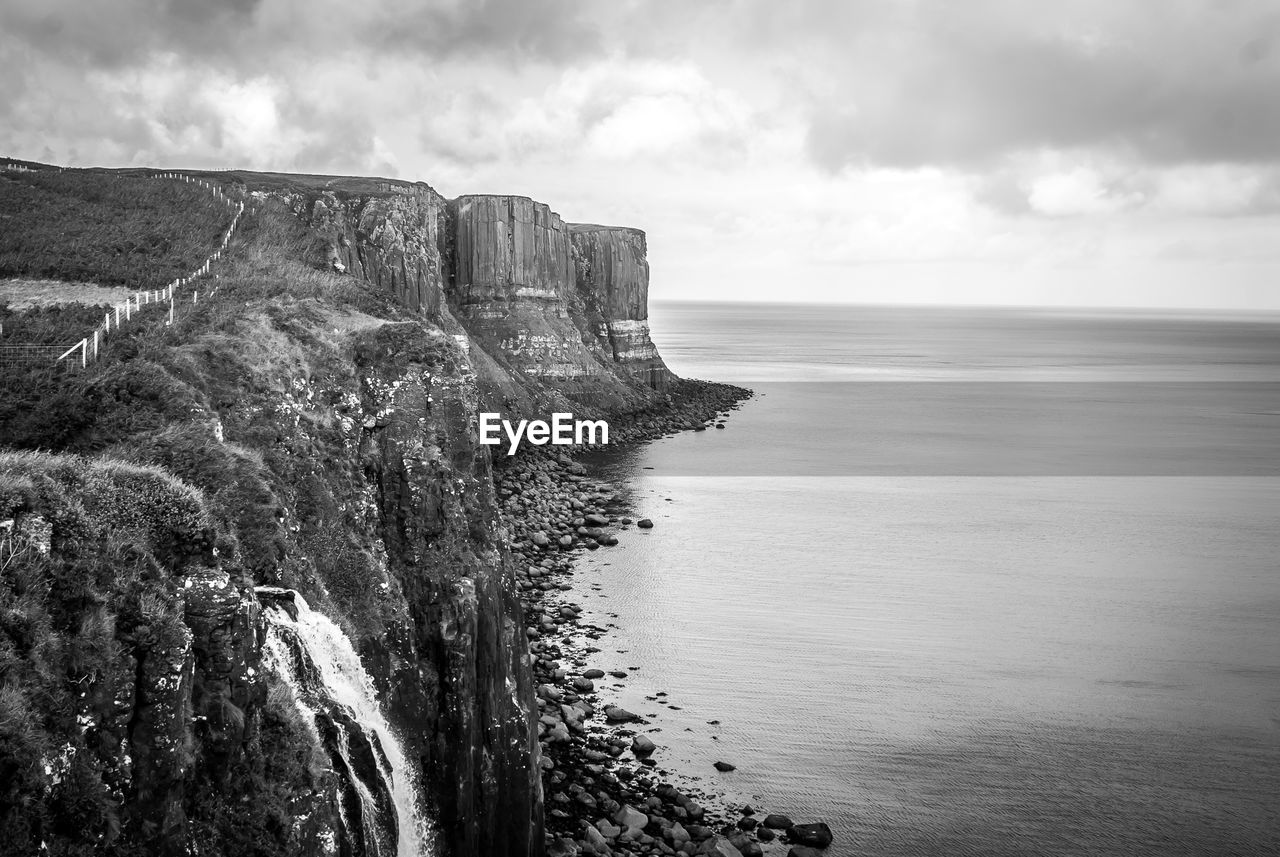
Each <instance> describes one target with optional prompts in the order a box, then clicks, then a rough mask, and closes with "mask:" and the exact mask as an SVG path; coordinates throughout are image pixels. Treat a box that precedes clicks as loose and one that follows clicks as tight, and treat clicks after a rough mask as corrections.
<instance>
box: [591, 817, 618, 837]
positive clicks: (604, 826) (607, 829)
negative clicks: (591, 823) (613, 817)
mask: <svg viewBox="0 0 1280 857" xmlns="http://www.w3.org/2000/svg"><path fill="white" fill-rule="evenodd" d="M596 830H599V831H600V835H601V836H603V837H604V838H605V839H617V838H618V836H620V835H621V834H622V828H621V827H619V826H618V825H616V824H610V823H609V822H607V821H597V822H596Z"/></svg>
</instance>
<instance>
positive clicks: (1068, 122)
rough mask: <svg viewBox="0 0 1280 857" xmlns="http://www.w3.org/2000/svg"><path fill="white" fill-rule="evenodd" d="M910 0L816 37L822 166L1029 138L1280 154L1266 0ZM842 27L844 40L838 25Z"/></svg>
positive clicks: (1279, 102) (1145, 152)
mask: <svg viewBox="0 0 1280 857" xmlns="http://www.w3.org/2000/svg"><path fill="white" fill-rule="evenodd" d="M1067 6H1068V7H1069V8H1070V9H1072V10H1074V13H1073V14H1069V15H1068V14H1062V15H1054V14H1053V13H1051V12H1046V11H1045V10H1046V9H1048V8H1049V7H1048V6H1047V5H1045V4H1034V5H1033V4H1011V3H1007V2H973V3H965V4H944V3H942V2H920V3H916V4H909V5H907V4H903V5H901V6H899V7H898V8H899V10H900V15H899V16H898V17H896V18H894V19H892V20H885V19H879V20H874V21H870V22H863V26H862V27H861V28H859V27H858V26H855V25H852V24H851V25H850V29H849V31H847V32H845V33H843V34H840V33H828V34H827V35H825V36H824V35H823V34H822V33H823V31H822V27H821V22H820V21H808V22H806V23H805V26H808V27H811V28H813V29H812V32H811V34H810V36H809V37H808V38H810V39H811V40H812V44H814V45H820V46H821V50H822V53H818V54H814V56H816V57H820V58H821V59H822V61H823V71H824V72H825V73H826V81H827V83H828V84H829V85H828V86H827V87H825V88H824V89H822V91H817V92H814V93H811V94H810V101H809V103H810V109H809V113H810V127H809V130H808V148H809V152H810V154H811V155H812V157H813V158H814V159H815V160H816V161H817V162H818V163H820V164H822V165H823V166H825V167H827V168H829V169H839V168H841V167H844V166H849V165H853V166H859V165H864V164H872V165H883V166H891V167H918V166H925V165H943V166H961V167H975V168H990V167H991V166H992V165H993V164H994V163H997V162H998V161H999V160H1000V159H1002V158H1003V157H1005V156H1007V155H1009V154H1011V153H1015V152H1024V151H1029V150H1035V149H1037V148H1054V149H1070V148H1106V149H1109V150H1112V151H1117V152H1124V153H1128V154H1131V155H1133V156H1135V157H1136V158H1138V159H1140V160H1143V161H1146V162H1154V163H1165V164H1176V163H1204V162H1221V161H1226V162H1236V163H1259V162H1271V161H1275V160H1276V159H1277V158H1278V157H1280V96H1278V95H1277V93H1280V56H1278V55H1277V52H1276V51H1275V50H1274V45H1275V44H1276V40H1277V33H1278V32H1280V7H1277V6H1276V5H1275V4H1274V3H1269V2H1261V0H1259V2H1251V0H1233V2H1209V0H1206V2H1168V3H1164V2H1162V3H1160V4H1158V9H1157V7H1156V5H1153V4H1150V3H1145V2H1144V3H1135V2H1114V3H1110V4H1106V5H1103V4H1093V3H1087V2H1082V3H1077V4H1074V5H1073V4H1067ZM842 37H843V38H842Z"/></svg>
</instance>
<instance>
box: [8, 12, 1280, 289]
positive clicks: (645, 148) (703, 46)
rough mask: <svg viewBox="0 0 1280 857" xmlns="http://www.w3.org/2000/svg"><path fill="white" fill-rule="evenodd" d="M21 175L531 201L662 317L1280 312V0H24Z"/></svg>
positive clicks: (14, 40) (12, 55) (16, 20)
mask: <svg viewBox="0 0 1280 857" xmlns="http://www.w3.org/2000/svg"><path fill="white" fill-rule="evenodd" d="M0 21H3V26H2V27H0V154H3V155H8V156H11V157H18V158H25V159H32V160H39V161H45V162H52V163H58V164H63V165H70V166H90V165H96V166H137V165H146V166H155V167H176V168H183V167H186V168H201V169H218V168H240V169H259V170H273V171H298V172H310V173H336V174H344V175H382V176H391V177H396V178H402V179H407V180H413V181H418V180H421V181H426V182H427V183H429V184H431V185H432V186H433V187H435V188H436V189H437V190H438V191H440V192H441V193H442V194H444V195H445V196H448V197H454V196H458V195H461V194H464V193H510V194H520V195H525V196H531V197H533V198H534V199H537V200H540V201H543V202H547V203H549V204H550V205H551V207H552V208H553V209H554V210H556V211H558V212H559V213H560V214H562V215H563V216H564V217H565V218H566V219H567V220H570V221H588V222H595V223H614V224H618V225H627V226H636V227H639V228H641V229H644V230H645V231H646V232H647V234H648V237H649V261H650V265H651V270H652V284H651V296H652V297H654V298H657V299H668V300H683V299H701V300H773V301H778V300H793V301H794V300H804V301H851V302H873V303H906V304H911V303H938V304H1027V305H1049V306H1057V305H1076V306H1141V307H1213V308H1218V309H1229V310H1238V309H1263V310H1280V240H1277V238H1276V236H1278V235H1280V3H1277V2H1275V0H1096V2H1095V0H1057V1H1056V2H1052V3H1046V2H1032V0H965V2H955V0H883V2H858V0H828V2H806V0H795V1H794V2H778V0H701V2H697V0H614V2H606V0H475V2H464V0H365V2H361V3H351V2H349V0H343V2H336V0H305V1H304V0H224V2H216V3H215V2H208V1H207V0H113V2H111V3H93V2H88V0H75V1H74V2H72V0H0Z"/></svg>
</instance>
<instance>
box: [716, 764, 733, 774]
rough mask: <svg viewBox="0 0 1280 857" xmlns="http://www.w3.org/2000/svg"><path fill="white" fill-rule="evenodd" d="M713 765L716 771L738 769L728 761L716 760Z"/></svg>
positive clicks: (725, 771) (722, 771) (724, 771)
mask: <svg viewBox="0 0 1280 857" xmlns="http://www.w3.org/2000/svg"><path fill="white" fill-rule="evenodd" d="M714 767H715V769H716V770H717V771H720V772H721V773H727V772H729V771H736V770H738V769H737V767H736V766H734V765H730V764H729V763H728V762H716V763H715V765H714Z"/></svg>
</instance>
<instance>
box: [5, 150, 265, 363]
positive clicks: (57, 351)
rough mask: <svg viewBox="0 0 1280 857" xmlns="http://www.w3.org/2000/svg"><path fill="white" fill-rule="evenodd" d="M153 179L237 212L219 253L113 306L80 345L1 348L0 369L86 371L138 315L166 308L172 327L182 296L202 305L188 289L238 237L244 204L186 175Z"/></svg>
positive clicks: (194, 290)
mask: <svg viewBox="0 0 1280 857" xmlns="http://www.w3.org/2000/svg"><path fill="white" fill-rule="evenodd" d="M154 178H157V179H168V180H173V181H181V182H184V183H186V184H195V185H199V186H200V187H202V188H204V189H205V190H207V191H209V192H210V193H212V194H213V196H214V198H215V199H216V200H218V201H219V202H223V203H225V204H226V206H227V208H228V209H230V210H233V211H234V212H235V214H234V215H233V216H232V218H231V225H230V226H228V227H227V229H226V231H224V232H223V233H222V239H221V242H220V244H219V245H218V249H217V250H215V251H214V252H213V253H212V254H211V255H210V256H209V257H208V258H207V259H205V261H204V264H203V265H201V266H200V267H198V268H196V269H195V270H194V271H192V272H191V273H190V274H189V275H187V276H185V277H179V278H178V279H176V280H174V281H173V282H171V283H169V284H168V285H166V286H165V287H164V288H161V289H152V290H149V291H141V292H134V293H133V294H132V295H130V296H129V297H128V298H126V299H125V301H124V303H120V304H116V305H115V306H113V307H112V308H111V311H109V312H107V313H106V315H104V316H103V319H102V324H100V325H98V326H97V327H96V328H94V329H93V332H91V333H90V334H89V335H87V336H85V337H84V338H83V339H81V340H80V341H79V342H72V343H66V344H61V345H28V344H19V345H5V344H0V368H3V369H15V368H19V367H25V366H30V365H32V364H33V363H40V362H52V363H54V364H55V365H59V366H66V367H68V368H79V369H87V368H88V367H89V365H90V364H92V363H95V362H97V360H98V358H99V356H100V355H101V353H102V350H103V348H104V347H105V346H106V343H107V339H108V337H111V335H112V333H113V332H118V331H119V330H120V328H121V326H123V325H127V324H129V323H130V322H132V320H133V316H134V315H135V314H137V313H141V312H142V311H143V310H144V309H149V310H153V311H154V309H155V308H157V307H164V308H165V310H166V312H167V313H168V318H167V319H166V320H165V324H172V323H173V320H174V311H175V309H176V305H177V303H178V301H179V295H180V294H181V297H182V301H183V302H184V303H185V302H186V300H187V298H186V295H187V294H188V293H189V294H190V302H191V303H193V304H195V303H199V301H200V292H199V289H197V288H194V287H193V288H187V287H188V286H192V285H193V284H194V283H196V281H198V280H199V279H200V278H202V277H206V276H208V275H209V273H210V270H211V269H212V267H213V264H214V263H215V262H217V261H218V260H220V259H221V258H222V254H223V251H225V250H226V249H227V246H228V245H229V244H230V243H231V238H232V236H233V235H235V231H236V227H237V226H239V225H240V218H241V217H242V216H243V215H244V203H243V202H237V201H236V200H233V199H231V197H229V196H228V195H227V194H226V193H225V192H224V191H223V190H222V188H221V187H220V186H218V185H215V184H213V183H212V182H207V181H204V180H203V179H197V178H194V177H192V176H189V175H185V174H183V173H158V174H157V175H156V176H154ZM206 295H207V293H206Z"/></svg>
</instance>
